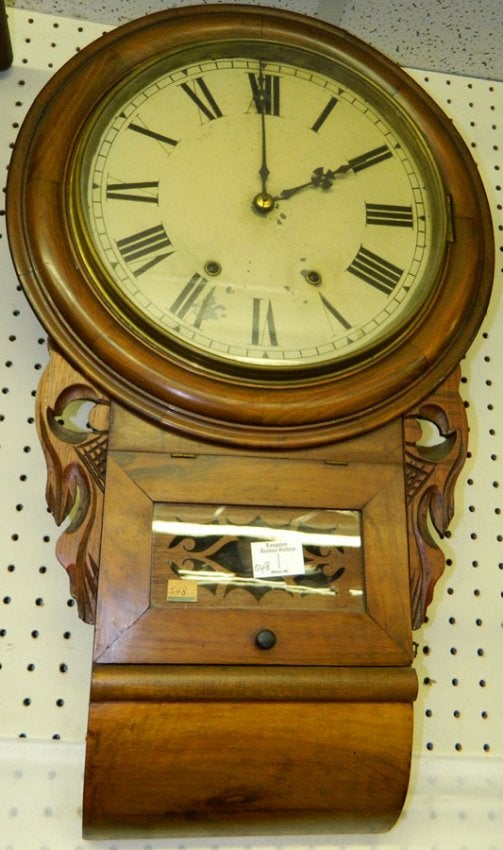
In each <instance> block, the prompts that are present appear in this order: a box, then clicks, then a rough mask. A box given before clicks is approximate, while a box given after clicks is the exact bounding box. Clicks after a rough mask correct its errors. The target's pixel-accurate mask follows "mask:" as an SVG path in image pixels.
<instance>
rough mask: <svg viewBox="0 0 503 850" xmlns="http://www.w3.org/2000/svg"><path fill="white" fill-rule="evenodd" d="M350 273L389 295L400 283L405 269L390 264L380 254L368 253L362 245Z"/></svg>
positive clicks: (350, 267)
mask: <svg viewBox="0 0 503 850" xmlns="http://www.w3.org/2000/svg"><path fill="white" fill-rule="evenodd" d="M348 272H351V274H354V275H355V276H356V277H359V278H360V280H364V281H365V282H366V283H370V285H371V286H373V287H375V288H376V289H379V291H380V292H384V293H385V294H386V295H389V294H390V293H391V292H393V290H394V288H395V286H396V285H397V283H398V282H399V280H400V278H401V276H402V274H403V269H400V268H398V266H395V265H393V263H389V262H388V261H387V260H384V259H383V258H382V257H379V255H378V254H374V253H373V252H372V251H368V250H367V248H364V247H363V245H362V247H361V248H360V250H359V251H358V253H357V255H356V257H355V258H354V260H353V262H352V263H351V265H350V266H348Z"/></svg>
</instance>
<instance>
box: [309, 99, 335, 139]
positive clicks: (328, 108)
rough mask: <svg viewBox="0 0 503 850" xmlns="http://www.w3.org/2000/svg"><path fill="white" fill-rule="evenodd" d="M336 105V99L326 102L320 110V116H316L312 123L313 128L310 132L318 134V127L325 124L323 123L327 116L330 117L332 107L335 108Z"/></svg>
mask: <svg viewBox="0 0 503 850" xmlns="http://www.w3.org/2000/svg"><path fill="white" fill-rule="evenodd" d="M337 103H338V100H337V98H336V97H331V98H330V100H329V101H328V103H327V104H326V106H325V107H324V108H323V109H322V110H321V112H320V114H319V115H318V117H317V119H316V121H315V122H314V124H313V126H312V127H311V130H314V132H315V133H317V132H318V130H319V129H320V127H322V126H323V124H324V123H325V121H326V120H327V118H328V116H329V115H330V113H331V112H332V110H333V109H334V107H335V106H336V104H337Z"/></svg>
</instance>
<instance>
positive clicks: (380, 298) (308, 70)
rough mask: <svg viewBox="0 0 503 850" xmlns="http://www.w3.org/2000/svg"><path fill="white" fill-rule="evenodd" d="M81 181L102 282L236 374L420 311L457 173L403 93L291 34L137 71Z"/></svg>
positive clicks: (84, 156)
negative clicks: (404, 103) (287, 42)
mask: <svg viewBox="0 0 503 850" xmlns="http://www.w3.org/2000/svg"><path fill="white" fill-rule="evenodd" d="M216 53H217V54H218V55H216V57H215V54H216ZM73 186H74V192H75V193H76V194H77V195H78V197H79V198H81V199H83V201H84V203H83V204H81V205H80V207H81V212H80V215H78V216H77V218H76V219H75V221H76V225H75V226H76V227H77V229H78V238H79V240H80V243H81V245H82V246H83V248H82V250H83V255H84V257H85V258H87V259H86V261H87V262H88V263H89V264H90V265H91V266H92V271H93V274H92V278H93V279H94V280H95V281H96V285H97V286H98V287H99V289H100V294H101V297H103V298H104V299H105V300H106V302H107V304H108V305H109V306H110V307H111V308H112V309H113V310H114V311H116V312H118V313H119V315H120V316H121V319H122V321H124V322H125V323H126V324H127V325H128V327H130V328H131V327H132V328H133V329H134V331H135V333H137V334H139V335H140V336H141V337H142V338H146V339H147V340H148V341H150V342H151V343H152V344H153V345H155V346H161V347H164V348H167V349H168V350H169V349H171V350H173V349H174V350H175V351H178V352H179V353H180V352H181V353H182V354H183V355H184V356H186V357H188V358H189V359H190V358H192V359H195V360H200V361H201V360H202V361H203V362H205V363H207V364H208V363H209V364H210V365H213V366H215V364H216V365H217V367H218V368H220V369H223V370H224V371H225V369H226V368H228V369H235V368H236V366H237V368H238V369H239V368H246V367H253V369H257V367H258V368H259V369H260V367H264V369H275V370H276V371H281V370H285V371H286V372H287V373H288V374H289V373H290V372H291V371H292V370H293V371H301V372H302V371H304V372H306V373H309V370H313V369H314V370H315V371H316V370H317V369H318V370H319V369H320V368H328V367H330V366H331V365H332V366H333V365H334V364H335V365H336V366H338V365H339V364H341V363H346V362H347V361H348V360H350V359H355V358H359V357H362V356H367V355H368V356H370V354H371V353H372V352H373V351H374V350H375V348H376V346H377V345H379V346H381V347H382V346H384V347H386V345H388V344H391V343H392V342H393V340H394V339H395V338H396V337H397V335H398V334H399V331H400V330H401V329H402V328H403V327H404V326H406V325H407V324H409V323H410V322H411V321H412V319H413V317H415V316H417V315H418V313H419V312H420V311H421V307H422V306H423V305H424V304H425V303H426V302H427V301H428V299H429V298H430V296H431V294H432V292H433V291H434V289H435V285H436V282H437V276H438V270H439V268H440V265H441V261H442V257H443V250H444V245H445V239H446V230H447V223H446V221H447V216H446V212H445V208H444V193H443V190H442V185H441V181H440V178H439V176H438V174H437V171H436V169H435V167H434V165H433V162H432V160H431V158H430V157H429V155H428V154H427V152H426V149H425V147H424V146H423V143H422V141H421V139H420V137H419V134H418V133H417V132H415V131H414V129H413V127H412V125H411V124H410V123H409V122H408V121H407V120H406V118H405V116H404V115H403V114H402V112H401V110H400V108H399V106H398V105H397V104H395V103H394V102H393V98H391V97H390V96H388V95H385V94H384V92H383V91H381V90H380V89H379V88H378V87H373V86H371V85H369V84H368V83H366V82H364V81H362V80H361V79H359V78H358V76H357V75H356V74H354V72H351V73H350V72H349V71H348V69H347V68H345V67H344V65H341V64H335V63H330V62H324V63H320V61H319V59H316V58H314V57H313V56H312V55H311V54H309V53H308V52H306V51H300V50H292V49H290V48H285V47H280V46H278V45H268V44H267V43H266V44H260V45H259V44H253V43H250V42H247V43H243V44H239V43H238V44H236V43H232V44H224V45H220V46H219V48H218V51H216V50H215V48H201V50H200V51H199V53H198V56H197V61H196V59H194V58H193V57H190V61H188V58H187V61H183V57H182V58H178V60H177V62H176V63H174V64H173V67H171V68H169V70H167V71H166V63H164V64H163V65H162V68H161V65H154V66H149V67H148V68H147V69H145V70H144V71H143V72H142V73H136V74H135V76H134V79H132V80H130V81H129V82H127V83H125V84H124V85H123V86H122V87H121V88H120V89H119V91H118V92H117V91H116V92H115V93H114V96H113V98H110V99H109V100H108V101H107V102H105V104H104V106H103V107H102V108H101V111H100V113H99V115H98V117H97V119H96V120H95V121H94V123H93V125H92V127H91V128H90V129H89V130H88V132H87V133H86V135H85V137H84V138H83V140H82V143H81V146H80V150H79V154H78V156H77V158H76V165H75V167H74V173H73Z"/></svg>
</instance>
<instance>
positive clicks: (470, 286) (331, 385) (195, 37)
mask: <svg viewBox="0 0 503 850" xmlns="http://www.w3.org/2000/svg"><path fill="white" fill-rule="evenodd" d="M238 39H253V40H258V39H264V40H266V41H277V42H278V43H280V44H285V45H291V46H293V47H295V48H300V49H302V50H304V51H309V52H311V53H312V52H317V53H319V54H320V55H322V56H323V57H325V59H326V60H327V61H329V62H330V61H338V62H341V61H343V62H345V63H346V64H349V66H350V67H351V68H352V70H353V72H354V73H355V74H360V75H364V76H365V78H366V79H368V80H369V85H374V84H375V85H376V86H378V87H379V88H381V89H384V90H385V91H386V92H387V93H388V94H389V95H390V96H392V97H393V98H394V100H395V101H396V103H397V104H399V105H400V107H401V109H402V110H403V111H404V112H405V113H406V114H407V115H408V116H409V118H410V119H411V120H412V121H413V122H414V123H415V125H416V126H417V128H418V130H419V133H420V134H421V135H422V136H423V137H424V138H425V139H426V140H427V142H428V147H429V150H430V152H431V155H432V158H433V160H434V162H435V163H436V167H437V168H438V171H439V174H440V177H441V181H442V183H443V186H444V191H445V197H444V198H442V199H440V201H439V202H440V203H445V204H446V205H447V206H448V208H449V216H450V222H449V224H450V227H451V228H452V232H451V233H450V234H449V235H448V241H447V244H446V250H445V253H444V261H443V265H442V269H441V273H440V275H439V279H438V283H437V285H436V287H435V290H434V292H432V294H431V296H430V297H429V298H428V299H427V300H426V302H425V303H424V304H423V305H422V306H421V309H420V311H419V313H418V315H417V316H416V317H415V318H414V320H411V321H409V322H408V323H406V325H405V327H404V328H403V329H402V330H401V331H400V333H397V334H396V335H395V337H394V338H393V339H392V340H390V341H388V343H387V345H386V346H385V347H383V348H382V349H381V350H379V351H375V350H374V351H373V352H371V354H372V356H370V355H369V356H366V357H364V358H360V359H358V358H356V359H355V360H354V362H351V361H348V362H347V363H344V364H342V369H341V368H340V364H338V363H337V362H336V363H335V364H334V369H333V371H331V372H330V371H329V370H328V369H318V370H317V369H314V370H312V371H311V372H310V373H308V372H305V371H304V372H299V371H297V372H296V371H295V370H286V374H285V377H284V378H283V377H282V375H281V374H274V375H273V376H272V378H271V376H270V374H266V375H264V370H262V369H257V370H256V371H255V372H253V370H250V369H249V368H247V369H246V370H241V369H240V368H239V366H238V368H237V369H236V370H232V369H229V370H226V369H223V370H222V371H221V372H219V371H218V365H217V366H216V365H215V363H212V364H208V363H206V362H205V361H204V358H202V359H200V358H197V357H195V358H192V359H189V358H188V357H184V356H183V349H180V348H179V347H178V348H177V346H175V347H174V348H173V351H172V352H171V353H170V352H169V351H165V350H161V348H160V347H159V346H156V345H153V344H152V343H149V341H148V340H146V339H145V338H144V337H142V336H141V335H140V334H138V333H136V332H135V330H134V329H133V328H132V327H131V326H130V325H129V323H128V322H125V321H124V320H122V319H121V317H120V315H117V314H114V312H113V311H112V310H110V309H109V307H108V306H107V303H106V299H104V298H103V297H102V296H101V295H100V293H99V290H98V289H97V288H96V287H95V286H92V285H91V286H90V285H89V274H90V271H89V266H88V265H87V264H86V263H85V262H84V261H83V258H82V255H81V253H80V248H79V245H78V244H77V241H76V240H75V237H74V214H73V213H72V212H71V207H69V205H68V197H69V192H71V185H72V170H71V162H72V155H73V154H72V155H70V157H69V156H68V152H69V151H71V152H73V151H75V150H77V149H78V146H79V140H80V139H81V137H82V133H83V132H85V127H86V124H87V123H88V121H90V120H91V119H92V116H93V114H94V113H95V111H96V110H97V109H100V108H101V104H102V103H103V98H104V97H108V96H110V93H112V92H113V91H114V90H116V89H117V88H118V87H120V86H122V85H123V83H124V81H125V80H126V79H127V78H129V77H130V76H131V74H132V73H134V71H135V69H139V68H143V67H145V63H146V62H148V61H149V57H152V62H154V61H155V60H156V57H158V55H159V51H176V52H177V53H179V52H183V51H184V50H189V49H190V48H192V47H194V45H195V44H197V43H208V42H211V41H214V42H223V41H226V42H229V41H232V40H238ZM61 128H64V132H61ZM8 198H9V215H8V227H9V239H10V244H11V249H12V254H13V257H14V262H15V265H16V269H17V272H18V275H19V278H20V280H21V282H22V284H23V287H24V289H25V292H26V294H27V296H28V298H29V300H30V302H31V303H32V305H33V307H34V309H35V312H36V313H37V315H38V316H39V318H40V319H41V321H42V323H43V324H44V326H45V327H46V329H47V331H48V333H49V335H50V336H51V338H52V339H53V340H54V342H55V343H56V344H57V345H58V346H59V347H60V348H61V350H62V351H63V353H64V354H65V355H66V356H67V357H68V358H69V359H70V360H71V361H72V362H73V363H74V364H75V365H76V366H77V367H78V368H80V369H81V370H82V371H83V372H84V374H86V375H87V376H88V377H89V379H91V380H93V381H94V382H95V383H96V384H98V385H99V386H102V387H103V388H104V389H105V390H106V391H107V392H109V393H110V395H111V396H112V397H113V398H115V399H117V400H118V401H119V402H122V403H123V404H125V405H126V406H128V407H130V408H132V409H134V410H136V411H137V412H139V413H140V414H142V415H145V416H147V417H149V418H151V419H153V420H154V421H157V422H161V423H166V424H171V425H172V426H173V427H175V428H178V429H181V430H183V431H185V432H187V433H190V434H193V435H196V436H201V437H209V438H212V439H217V440H219V441H224V442H230V443H239V444H254V445H263V446H268V445H270V446H276V445H278V444H280V445H290V446H295V445H307V444H315V443H321V442H327V441H330V440H338V439H343V438H347V437H349V436H353V435H356V434H358V433H362V432H364V431H367V430H370V429H372V428H375V427H378V426H380V425H382V424H384V423H385V422H387V421H389V420H390V419H391V418H393V417H395V416H397V415H399V414H401V413H403V412H405V411H406V410H407V409H408V408H410V407H411V406H412V405H413V404H415V403H416V402H417V401H419V400H420V399H421V398H424V397H425V396H426V395H427V394H428V393H429V392H431V391H432V390H433V389H434V388H435V387H436V386H437V385H438V384H439V383H440V382H441V381H442V380H443V379H444V378H445V377H446V376H447V375H448V374H450V372H451V371H452V369H453V368H454V367H455V366H456V365H457V363H458V362H459V360H460V359H461V357H462V356H463V354H464V353H465V351H466V349H467V348H468V346H469V344H470V342H471V341H472V339H473V337H474V335H475V333H476V331H477V329H478V327H479V325H480V322H481V320H482V318H483V315H484V314H485V310H486V307H487V303H488V299H489V294H490V289H491V283H492V259H493V246H492V226H491V220H490V216H489V212H488V208H487V202H486V199H485V195H484V191H483V187H482V184H481V182H480V178H479V177H478V174H477V171H476V168H475V165H474V164H473V161H472V159H471V157H470V155H469V153H468V151H467V149H466V146H465V145H464V143H463V142H462V141H461V139H460V137H459V135H458V134H457V132H456V131H455V130H454V129H453V127H452V125H451V123H450V122H449V121H448V120H447V119H446V118H445V116H444V115H443V113H442V112H441V111H440V110H439V109H438V108H437V107H436V105H435V104H434V103H433V101H432V100H431V99H430V98H429V97H427V95H426V94H425V93H424V92H423V91H422V89H421V88H420V87H419V86H417V85H416V84H415V83H414V82H413V81H412V80H411V79H410V78H409V77H408V76H407V75H406V74H405V73H404V72H403V71H401V69H400V68H398V66H396V65H394V63H392V62H391V61H389V60H387V59H386V58H385V57H383V56H382V55H381V54H378V53H377V52H376V51H375V50H373V49H372V48H370V47H368V46H367V45H365V44H364V43H362V42H360V41H359V40H357V39H356V38H354V37H353V36H350V35H348V34H347V33H344V32H343V31H341V30H338V29H336V28H334V27H332V26H329V25H327V24H324V23H322V22H320V21H317V20H313V19H310V18H307V17H305V16H301V15H296V14H293V13H285V12H281V13H278V12H277V11H275V10H271V9H260V10H259V9H257V8H254V7H240V9H239V10H238V11H237V10H236V9H235V7H230V6H215V7H212V8H211V9H210V8H208V7H204V8H203V7H192V8H190V9H187V8H185V9H177V10H170V11H168V12H161V13H157V14H155V15H151V16H147V17H146V18H142V19H140V20H138V21H133V22H131V23H129V24H126V25H125V26H123V27H120V28H118V29H117V30H115V31H113V32H111V33H110V34H108V35H107V36H104V37H103V38H102V39H100V40H99V41H98V42H95V43H93V44H92V45H90V46H89V47H88V48H85V49H84V50H83V51H82V52H81V53H80V54H78V55H77V56H76V57H74V59H73V60H71V61H70V62H69V63H67V65H65V66H64V67H63V68H62V69H61V71H59V72H58V73H57V74H56V75H55V77H54V78H53V79H52V80H51V81H50V82H49V84H48V85H47V86H46V87H45V89H44V90H43V91H42V93H41V95H40V96H39V97H38V98H37V100H36V101H35V104H34V106H33V107H32V109H31V111H30V113H29V115H28V117H27V119H26V121H25V123H24V125H23V127H22V130H21V132H20V136H19V139H18V143H17V146H16V150H15V153H14V156H13V160H12V163H11V169H10V176H9V186H8Z"/></svg>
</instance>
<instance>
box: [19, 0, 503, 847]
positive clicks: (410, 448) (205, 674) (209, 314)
mask: <svg viewBox="0 0 503 850" xmlns="http://www.w3.org/2000/svg"><path fill="white" fill-rule="evenodd" d="M8 192H9V195H8V199H9V220H8V222H9V237H10V244H11V249H12V253H13V257H14V262H15V265H16V268H17V272H18V275H19V278H20V280H21V282H22V284H23V286H24V289H25V291H26V294H27V296H28V298H29V300H30V301H31V303H32V305H33V307H34V309H35V311H36V313H37V314H38V316H39V317H40V319H41V320H42V322H43V323H44V325H45V327H46V328H47V331H48V333H49V336H50V339H51V345H52V354H51V364H50V366H49V368H48V370H47V372H46V374H45V376H44V378H43V380H42V382H41V385H40V388H39V394H38V422H39V432H40V437H41V441H42V445H43V447H44V450H45V453H46V457H47V461H48V470H49V477H48V490H47V495H48V501H49V504H50V506H51V509H52V510H53V512H54V514H55V517H56V519H57V521H58V522H61V521H62V520H63V519H64V517H65V516H67V515H68V514H69V515H70V517H71V522H70V525H69V527H68V528H67V530H66V532H65V533H64V534H63V536H62V538H61V540H60V542H59V546H58V556H59V557H60V560H61V561H62V562H63V563H64V564H65V566H66V567H67V569H68V571H69V574H70V578H71V583H72V592H73V593H74V595H75V596H76V598H77V600H78V602H79V610H80V613H81V616H83V618H84V619H86V620H87V621H89V622H95V623H96V634H95V647H94V665H93V680H92V692H91V708H90V716H89V734H88V744H87V759H86V778H85V791H84V830H85V834H86V835H88V836H97V837H106V836H109V835H120V834H131V833H135V832H136V833H139V834H149V835H150V834H164V833H165V832H167V831H171V832H180V831H184V832H193V831H203V832H205V833H206V834H211V833H216V834H221V833H222V832H223V831H231V832H245V831H251V832H253V833H257V832H274V831H276V832H278V831H280V832H281V831H284V832H291V831H292V830H296V831H313V830H314V831H319V830H327V829H329V830H335V831H358V830H360V831H366V830H371V831H375V830H379V829H386V828H389V826H391V824H392V823H393V822H394V820H395V819H396V817H397V816H398V814H399V812H400V808H401V805H402V803H403V799H404V795H405V791H406V788H407V781H408V772H409V762H410V748H411V730H412V703H413V700H414V696H415V690H416V679H415V674H414V673H413V671H412V670H411V667H410V664H411V656H412V649H411V646H412V641H411V625H414V626H417V625H420V623H421V622H422V619H423V618H424V612H425V608H426V605H427V603H428V602H429V600H430V599H431V594H432V590H433V585H434V583H435V580H436V579H437V578H438V576H439V575H440V573H441V571H442V566H443V561H442V555H441V553H440V550H438V548H437V547H436V544H435V543H434V541H433V539H432V536H431V533H430V531H429V528H428V516H431V519H432V521H433V524H434V525H435V527H436V528H437V530H438V531H439V532H440V533H442V532H443V531H445V528H446V527H447V524H448V521H449V518H450V513H451V512H452V490H453V486H454V481H455V479H456V476H457V473H458V471H459V469H460V467H461V465H462V462H463V460H464V456H465V452H466V432H467V429H466V422H465V419H464V411H463V406H462V403H461V401H460V398H459V395H458V392H457V380H458V377H457V372H456V368H457V364H458V362H459V360H460V359H461V357H462V356H463V354H464V353H465V351H466V349H467V348H468V346H469V344H470V342H471V340H472V339H473V336H474V335H475V333H476V331H477V329H478V327H479V324H480V322H481V320H482V318H483V316H484V313H485V310H486V307H487V302H488V298H489V294H490V287H491V282H492V255H493V247H492V236H491V233H492V229H491V223H490V218H489V214H488V210H487V205H486V201H485V196H484V192H483V189H482V186H481V183H480V180H479V178H478V175H477V172H476V169H475V166H474V165H473V162H472V160H471V158H470V156H469V154H468V152H467V150H466V148H465V146H464V144H463V143H462V141H461V140H460V138H459V136H458V135H457V133H456V132H455V130H454V129H453V128H452V126H451V124H450V122H449V121H448V120H447V119H446V118H445V117H444V116H443V115H442V113H441V112H440V111H439V110H438V108H437V107H436V106H435V105H434V104H433V103H432V102H431V100H430V99H429V98H427V97H426V95H425V94H424V93H423V92H422V90H421V89H420V88H418V87H417V86H416V85H415V84H414V83H413V82H412V81H411V80H410V79H409V78H408V77H407V76H406V75H405V74H404V73H403V72H402V71H401V70H400V69H399V68H397V67H396V66H395V65H394V64H392V63H391V62H390V61H389V60H387V59H386V58H384V57H383V56H381V55H380V54H378V53H377V52H376V51H374V50H373V49H371V48H370V47H368V46H367V45H365V44H363V43H362V42H360V41H359V40H357V39H355V38H354V37H352V36H350V35H349V34H347V33H345V32H343V31H341V30H338V29H336V28H334V27H331V26H329V25H326V24H324V23H321V22H319V21H316V20H312V19H310V18H308V17H305V16H301V15H295V14H290V13H285V12H281V13H280V12H277V11H273V10H271V9H265V8H264V9H259V8H256V7H247V6H240V7H239V9H237V8H236V7H234V6H230V5H218V6H217V5H215V6H212V7H207V6H197V7H192V8H184V9H178V10H170V11H167V12H163V13H160V14H156V15H152V16H148V17H145V18H143V19H141V20H138V21H133V22H131V23H129V24H127V25H126V26H124V27H120V28H118V29H117V30H115V31H114V32H112V33H110V34H108V35H107V36H104V37H103V38H102V39H100V40H98V41H97V42H95V43H94V44H93V45H91V46H90V47H88V48H86V49H85V50H83V51H82V52H81V53H80V54H79V55H78V56H76V57H75V58H74V59H73V60H72V61H71V62H69V63H68V64H67V65H66V66H65V67H64V68H63V69H62V70H61V71H60V72H59V73H58V74H56V75H55V77H54V78H53V80H52V81H51V82H50V83H49V84H48V86H47V87H46V88H45V89H44V91H43V92H42V93H41V95H40V96H39V98H38V99H37V101H36V102H35V104H34V106H33V108H32V110H31V112H30V114H29V116H28V118H27V119H26V122H25V124H24V125H23V128H22V130H21V133H20V136H19V140H18V143H17V145H16V150H15V152H14V156H13V160H12V164H11V169H10V177H9V186H8ZM83 400H84V401H87V402H88V406H90V407H91V412H90V418H89V422H88V423H87V424H83V423H82V421H81V420H79V417H78V416H75V415H74V413H75V410H76V409H79V406H80V407H81V406H82V401H83ZM425 419H427V420H430V421H432V422H433V423H434V424H435V425H436V426H437V429H438V431H439V433H440V435H441V440H440V442H439V443H437V444H436V445H435V446H434V447H428V446H426V445H423V444H422V443H421V441H420V440H419V436H418V431H419V428H418V425H417V422H418V420H425ZM306 777H309V781H308V782H306Z"/></svg>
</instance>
